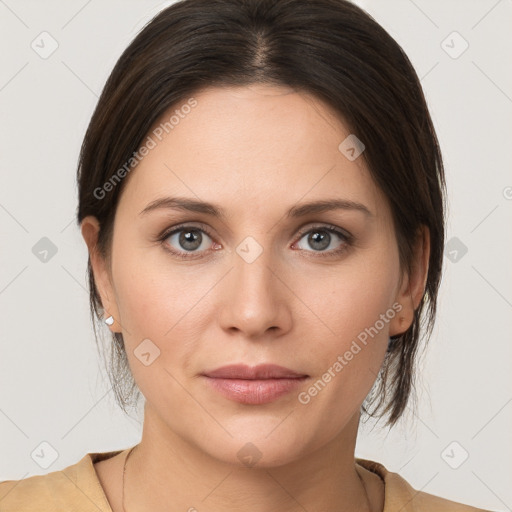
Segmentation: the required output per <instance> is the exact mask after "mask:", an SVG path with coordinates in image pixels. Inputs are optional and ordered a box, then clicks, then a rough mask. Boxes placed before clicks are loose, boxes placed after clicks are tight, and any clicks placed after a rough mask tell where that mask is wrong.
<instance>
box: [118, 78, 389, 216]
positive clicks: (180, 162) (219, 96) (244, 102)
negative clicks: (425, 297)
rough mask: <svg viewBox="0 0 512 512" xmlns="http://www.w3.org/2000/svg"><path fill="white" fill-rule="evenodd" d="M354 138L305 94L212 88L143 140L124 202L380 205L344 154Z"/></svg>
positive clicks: (360, 165)
mask: <svg viewBox="0 0 512 512" xmlns="http://www.w3.org/2000/svg"><path fill="white" fill-rule="evenodd" d="M349 135H351V134H350V129H349V127H348V126H346V125H345V124H344V122H343V120H342V118H341V117H340V116H339V115H336V114H335V113H334V112H333V111H332V110H331V109H330V108H329V107H328V106H327V105H326V104H324V103H323V102H322V101H320V100H318V99H317V98H315V97H314V96H311V95H309V94H307V93H304V92H298V91H294V90H292V89H290V88H287V87H277V86H268V85H252V86H245V87H215V88H206V89H203V90H201V91H199V92H197V93H195V94H194V95H193V96H192V97H191V98H186V99H184V100H183V101H182V102H180V103H178V104H176V105H174V106H173V107H172V108H170V109H168V110H167V111H166V112H165V113H164V114H163V115H162V116H160V118H159V119H158V120H157V121H156V122H155V123H154V124H153V126H152V128H151V130H150V131H149V132H148V134H147V137H146V138H145V140H144V143H147V144H146V145H147V146H148V147H149V146H151V147H152V149H150V150H149V151H148V152H147V154H146V155H145V156H144V157H143V158H142V159H141V161H140V163H139V164H138V165H137V167H136V168H135V169H134V170H132V171H131V173H130V175H129V180H128V183H125V188H126V189H127V190H125V192H124V193H123V194H122V200H123V201H125V202H126V201H128V202H129V203H130V204H131V205H132V206H136V207H137V208H138V211H140V210H141V209H142V207H143V206H144V205H145V204H147V203H148V202H150V201H152V200H154V199H156V198H157V197H161V196H163V195H174V196H176V195H180V196H189V197H191V196H192V197H194V196H195V197H196V198H201V199H204V200H211V201H212V202H215V203H220V204H222V203H228V204H231V205H233V207H235V206H237V207H238V209H239V210H240V209H242V210H243V209H245V210H247V207H248V206H250V207H251V209H252V211H255V210H259V209H261V208H265V209H268V208H270V205H271V204H292V203H294V202H297V201H299V200H300V199H301V198H302V197H303V198H304V199H308V200H313V199H316V198H325V197H326V195H328V196H329V197H333V196H335V195H337V194H339V195H340V196H342V197H343V198H345V199H349V200H350V199H351V200H358V201H363V200H364V201H366V202H367V203H373V204H374V205H375V206H378V205H377V203H379V202H382V197H379V191H378V190H377V188H376V186H375V184H374V182H373V180H372V178H371V176H370V174H369V172H368V170H367V168H366V166H365V164H364V160H363V158H362V156H361V157H359V158H356V159H355V160H350V159H349V158H347V156H346V154H345V153H344V152H343V151H341V150H340V144H342V143H343V141H345V140H346V139H347V137H348V136H349ZM150 139H151V141H150ZM123 196H124V197H123ZM139 206H140V208H139Z"/></svg>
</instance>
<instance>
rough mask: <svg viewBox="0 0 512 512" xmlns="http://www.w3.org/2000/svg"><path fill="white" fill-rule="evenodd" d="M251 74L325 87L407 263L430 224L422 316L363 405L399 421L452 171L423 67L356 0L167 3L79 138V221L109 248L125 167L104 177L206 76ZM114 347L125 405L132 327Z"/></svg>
mask: <svg viewBox="0 0 512 512" xmlns="http://www.w3.org/2000/svg"><path fill="white" fill-rule="evenodd" d="M253 83H264V84H270V85H285V86H288V87H292V88H294V89H296V90H297V91H303V92H306V93H309V94H312V95H314V96H315V97H317V98H319V99H320V100H322V101H324V102H325V103H326V104H327V105H328V106H330V107H331V108H332V109H333V111H334V112H335V113H336V114H337V115H339V116H340V118H342V119H343V121H344V123H346V125H347V126H348V127H349V128H350V131H351V133H354V134H356V135H357V137H358V138H359V139H361V140H362V141H363V143H364V145H365V151H364V153H363V154H362V158H364V162H365V163H366V165H367V166H368V169H369V171H370V173H371V175H372V177H373V179H374V181H375V182H376V184H377V186H378V187H380V189H381V190H382V191H383V193H384V195H385V196H386V198H387V200H388V201H389V204H390V207H391V211H392V216H393V222H394V225H395V231H396V236H397V244H398V249H399V254H400V264H401V266H402V269H406V270H410V268H411V265H412V264H413V252H412V249H413V247H414V243H415V242H416V237H417V233H418V229H419V228H420V226H421V225H425V226H427V227H428V228H429V230H430V238H431V254H430V260H429V270H428V278H427V282H426V289H425V293H424V295H423V298H422V300H421V303H420V305H419V307H418V308H417V309H416V311H415V318H414V322H413V324H412V325H411V327H410V328H409V329H408V330H407V331H406V332H404V333H403V334H401V335H400V336H398V337H397V338H396V339H395V340H394V341H393V343H391V344H390V346H389V349H388V352H387V354H386V357H385V360H384V364H383V366H382V369H381V372H380V374H379V376H378V378H377V380H376V383H375V386H374V388H373V390H372V391H373V393H370V395H372V398H371V400H369V398H368V397H367V400H366V401H365V403H364V404H363V407H362V409H363V411H364V412H366V413H367V414H368V415H370V416H371V415H373V416H377V415H378V416H380V417H383V416H384V415H388V419H387V424H389V425H393V424H395V423H396V421H397V420H398V418H399V417H400V416H401V415H402V413H403V412H404V410H405V408H406V406H407V403H408V399H409V397H410V395H411V391H412V390H413V388H414V367H415V361H416V358H417V353H418V346H419V342H420V334H421V333H424V334H425V335H426V337H427V338H428V337H429V336H430V335H431V332H432V328H433V324H434V319H435V312H436V304H437V292H438V287H439V283H440V280H441V267H442V258H443V248H444V238H445V234H444V229H445V225H444V211H445V181H444V170H443V162H442V156H441V152H440V149H439V144H438V140H437V137H436V134H435V131H434V127H433V123H432V120H431V117H430V114H429V111H428V107H427V104H426V100H425V97H424V94H423V91H422V88H421V85H420V82H419V79H418V76H417V75H416V72H415V71H414V68H413V66H412V64H411V62H410V61H409V59H408V58H407V56H406V55H405V53H404V52H403V50H402V49H401V47H400V46H399V45H398V44H397V43H396V42H395V41H394V39H393V38H392V37H391V36H390V35H389V34H388V33H387V32H386V31H385V30H384V29H383V28H382V27H381V26H380V25H379V24H378V23H377V22H376V21H375V20H374V19H373V18H372V17H371V16H370V15H369V14H367V13H366V12H365V11H363V10H362V9H360V8H359V7H357V6H355V5H354V4H352V3H350V2H348V1H345V0H182V1H180V2H177V3H175V4H172V5H171V6H169V7H168V8H166V9H164V10H163V11H161V12H160V13H159V14H158V15H157V16H155V17H154V18H153V19H152V20H151V21H150V22H149V23H148V24H147V25H146V26H145V27H144V28H143V29H142V30H141V31H140V32H139V34H138V35H137V36H136V37H135V39H134V40H133V41H132V42H131V44H130V45H129V46H128V48H127V49H126V50H125V51H124V52H123V54H122V55H121V57H120V58H119V60H118V61H117V63H116V65H115V67H114V69H113V71H112V73H111V74H110V76H109V78H108V80H107V82H106V84H105V87H104V89H103V91H102V93H101V97H100V99H99V101H98V104H97V106H96V109H95V111H94V114H93V116H92V119H91V121H90V124H89V126H88V129H87V132H86V135H85V138H84V141H83V145H82V148H81V152H80V160H79V166H78V172H77V180H78V208H77V221H78V223H79V224H80V223H81V221H82V219H83V218H84V217H86V216H87V215H94V216H95V217H96V218H97V219H98V221H99V223H100V226H101V230H100V233H99V238H98V249H99V250H100V252H101V254H102V255H103V256H104V257H105V258H106V259H107V261H110V259H109V257H110V249H111V242H112V227H113V221H114V215H115V212H116V207H117V204H118V199H119V194H120V193H121V191H122V188H123V184H124V183H125V181H126V179H124V180H122V181H121V182H120V183H119V184H118V185H117V186H114V187H110V189H109V191H108V192H107V193H105V192H102V193H101V194H99V193H98V190H100V189H101V190H103V191H105V189H104V188H101V187H103V186H104V184H105V183H106V182H108V181H109V180H111V179H112V176H113V175H114V173H115V172H116V171H117V170H118V169H120V168H122V167H123V166H124V165H125V164H126V162H128V161H130V158H133V154H134V152H136V151H137V150H138V148H139V147H140V145H141V143H142V142H143V141H144V139H145V137H146V136H147V134H148V133H149V130H150V129H151V127H152V126H153V124H154V123H155V121H156V120H157V119H158V118H160V116H162V114H163V113H165V111H167V110H168V109H169V108H170V107H172V106H174V105H177V104H179V103H180V102H185V101H186V100H187V99H188V98H190V97H191V96H192V95H193V94H194V93H196V92H197V91H199V90H201V89H203V88H205V87H211V86H221V85H233V86H237V85H238V86H244V85H249V84H253ZM87 273H88V280H89V286H90V305H91V316H92V319H93V324H94V325H95V321H100V320H101V318H102V317H101V315H102V312H101V310H102V305H101V300H100V297H99V295H98V291H97V288H96V285H95V282H94V276H93V273H92V268H91V263H90V259H89V262H88V268H87ZM424 310H425V311H424ZM423 321H424V322H425V325H421V326H420V322H423ZM101 325H102V326H103V323H102V322H101ZM94 329H95V335H96V339H97V331H96V325H95V328H94ZM111 349H112V354H111V358H110V371H109V377H110V379H111V383H112V386H113V389H114V391H115V394H116V399H117V401H118V403H119V405H120V406H121V408H122V409H123V410H124V411H125V412H126V409H125V406H126V405H127V404H128V403H129V399H130V398H132V397H133V391H135V390H136V391H137V395H138V394H139V393H140V391H138V388H136V384H135V382H134V380H133V377H132V375H131V372H130V369H129V366H128V361H127V358H126V353H125V350H124V343H123V337H122V334H115V335H113V338H112V344H111ZM370 395H369V397H370ZM370 405H372V406H373V408H370Z"/></svg>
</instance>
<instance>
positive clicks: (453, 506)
mask: <svg viewBox="0 0 512 512" xmlns="http://www.w3.org/2000/svg"><path fill="white" fill-rule="evenodd" d="M356 463H357V464H358V465H359V466H361V467H363V468H364V469H367V470H368V471H372V472H373V473H376V474H377V475H379V476H380V477H381V479H382V480H383V481H384V510H383V512H395V511H396V510H401V511H402V512H491V511H489V510H484V509H481V508H475V507H472V506H470V505H465V504H463V503H458V502H456V501H451V500H448V499H446V498H441V497H440V496H434V495H433V494H428V493H426V492H423V491H417V490H416V489H414V487H412V486H411V485H410V484H409V483H408V482H407V481H406V480H405V479H404V478H402V477H401V476H400V475H399V474H398V473H393V472H391V471H388V470H387V469H386V468H385V467H384V466H383V465H382V464H380V463H378V462H374V461H371V460H366V459H360V458H356Z"/></svg>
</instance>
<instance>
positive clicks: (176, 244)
mask: <svg viewBox="0 0 512 512" xmlns="http://www.w3.org/2000/svg"><path fill="white" fill-rule="evenodd" d="M159 239H160V241H161V242H162V243H164V246H165V248H166V249H167V250H168V251H170V252H171V253H172V254H173V255H175V256H178V257H180V258H184V259H186V258H194V257H198V256H200V254H201V253H202V252H205V251H206V250H207V249H208V247H211V246H212V243H213V240H212V238H211V236H210V235H209V234H208V232H207V230H206V229H204V228H199V227H196V226H187V225H182V226H175V227H174V228H173V229H172V230H171V231H167V232H165V233H164V234H163V235H162V236H161V237H160V238H159Z"/></svg>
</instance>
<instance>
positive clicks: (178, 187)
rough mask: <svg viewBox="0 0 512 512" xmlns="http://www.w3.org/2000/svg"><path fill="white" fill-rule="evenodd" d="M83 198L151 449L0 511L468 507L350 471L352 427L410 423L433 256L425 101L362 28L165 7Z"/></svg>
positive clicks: (94, 255) (432, 158) (437, 272)
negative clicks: (369, 419) (366, 419)
mask: <svg viewBox="0 0 512 512" xmlns="http://www.w3.org/2000/svg"><path fill="white" fill-rule="evenodd" d="M78 187H79V205H78V212H77V220H78V223H79V225H80V227H81V232H82V234H83V237H84V240H85V242H86V244H87V246H88V249H89V256H90V258H89V263H88V270H89V282H90V293H91V312H92V313H93V319H94V318H103V319H104V321H105V322H106V324H107V326H108V328H109V329H110V331H111V332H112V334H113V336H112V343H113V346H112V348H113V352H114V355H115V359H114V361H113V363H112V364H113V368H116V372H114V374H113V375H112V376H111V379H112V384H113V387H114V390H115V391H116V396H117V398H118V400H119V404H120V405H121V407H123V408H124V407H125V405H126V404H127V403H128V401H129V398H131V397H132V395H133V393H132V392H133V391H134V390H137V389H138V390H140V392H141V393H142V395H143V396H144V398H145V407H144V427H143V435H142V439H141V442H140V443H139V444H137V445H136V446H135V447H131V448H130V449H126V450H118V451H113V452H108V453H89V454H87V455H86V456H85V457H84V458H83V459H82V460H81V461H79V462H78V463H76V464H75V465H73V466H70V467H68V468H66V469H64V470H63V471H57V472H53V473H50V474H47V475H43V476H34V477H31V478H28V479H25V480H20V481H6V482H3V483H2V484H0V504H2V505H3V506H4V508H5V510H36V509H37V510H38V511H44V510H55V506H56V505H57V504H58V505H59V506H60V508H61V509H64V507H69V508H71V509H76V510H78V509H80V510H82V509H83V510H88V509H91V510H101V511H105V512H107V511H108V512H112V511H113V512H130V511H139V512H144V511H150V510H151V511H152V512H155V511H156V512H159V511H164V510H165V511H169V510H173V511H174V510H176V511H177V510H188V511H196V510H197V511H201V510H208V511H214V512H216V511H220V510H222V511H230V510H242V509H243V510H261V511H270V510H272V511H273V510H289V511H299V510H301V511H303V510H308V511H313V510H323V511H329V512H330V511H333V512H334V511H337V512H340V511H353V510H358V511H364V512H367V511H371V512H376V511H384V512H391V511H398V510H404V511H412V510H414V511H427V510H428V511H435V510H443V511H450V510H453V511H476V510H478V509H476V508H473V507H470V506H469V505H463V504H460V503H455V502H453V501H449V500H446V499H443V498H440V497H436V496H432V495H429V494H427V493H425V492H418V491H416V490H415V489H413V488H412V487H411V486H410V485H409V484H408V483H407V482H406V481H405V480H404V479H403V478H402V477H400V476H399V475H398V474H396V473H391V472H389V471H387V470H386V468H385V467H384V466H383V465H381V464H379V463H377V462H374V461H369V460H364V459H356V458H355V457H354V448H355V443H356V438H357V430H358V425H359V421H360V416H361V413H364V414H370V415H373V416H376V417H382V418H385V419H386V423H387V424H388V425H389V426H393V425H394V424H395V423H396V422H397V420H398V419H399V418H400V417H401V415H402V414H403V412H404V410H405V408H406V406H407V404H408V401H409V398H410V394H411V389H412V384H413V377H414V368H415V361H416V358H415V356H416V352H417V348H418V343H419V339H420V335H421V334H426V335H428V334H430V332H431V330H432V326H433V322H434V318H435V312H436V297H437V291H438V287H439V282H440V278H441V267H442V254H443V244H444V187H445V184H444V172H443V164H442V157H441V153H440V150H439V147H438V141H437V138H436V134H435V131H434V128H433V125H432V121H431V118H430V115H429V112H428V109H427V105H426V102H425V98H424V95H423V92H422V90H421V86H420V83H419V80H418V78H417V76H416V73H415V71H414V69H413V67H412V65H411V63H410V62H409V60H408V58H407V57H406V56H405V54H404V53H403V51H402V50H401V48H400V47H399V46H398V44H397V43H396V42H395V41H394V40H393V39H392V38H391V37H390V36H389V35H388V34H387V33H386V32H385V31H384V29H383V28H382V27H380V26H379V25H378V24H377V23H376V22H375V21H374V20H373V19H372V18H371V17H370V16H369V15H367V14H366V13H365V12H364V11H362V10H361V9H359V8H358V7H356V6H354V5H352V4H351V3H349V2H346V1H343V0H315V1H312V2H305V1H304V0H272V1H269V0H263V1H262V0H244V1H239V0H215V1H212V0H208V1H207V0H184V1H182V2H179V3H176V4H174V5H172V6H170V7H168V8H167V9H165V10H164V11H162V12H161V13H160V14H159V15H157V16H156V17H155V18H154V19H153V20H152V21H151V22H150V23H149V24H148V25H147V26H146V27H145V28H144V29H143V30H142V31H141V33H140V34H139V35H138V36H137V37H136V38H135V40H134V41H133V42H132V43H131V44H130V46H129V47H128V48H127V49H126V51H125V52H124V53H123V55H122V56H121V58H120V59H119V61H118V62H117V64H116V66H115V68H114V70H113V72H112V74H111V76H110V78H109V79H108V81H107V83H106V86H105V88H104V90H103V92H102V95H101V97H100V99H99V102H98V105H97V108H96V110H95V112H94V115H93V117H92V120H91V122H90V125H89V128H88V130H87V133H86V136H85V140H84V142H83V146H82V151H81V154H80V164H79V169H78ZM422 319H423V320H424V321H425V325H423V324H422V325H420V322H421V320H422Z"/></svg>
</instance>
